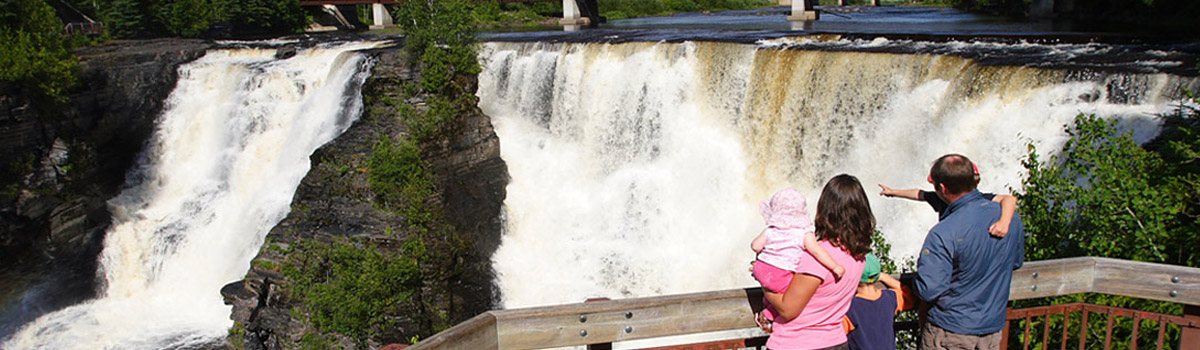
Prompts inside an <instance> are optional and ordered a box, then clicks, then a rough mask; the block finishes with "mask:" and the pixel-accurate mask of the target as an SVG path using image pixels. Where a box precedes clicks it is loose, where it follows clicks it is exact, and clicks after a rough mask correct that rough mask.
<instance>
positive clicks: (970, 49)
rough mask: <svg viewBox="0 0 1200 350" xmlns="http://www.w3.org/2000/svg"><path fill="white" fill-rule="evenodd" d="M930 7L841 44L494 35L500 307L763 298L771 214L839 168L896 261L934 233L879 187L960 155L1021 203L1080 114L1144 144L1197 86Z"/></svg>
mask: <svg viewBox="0 0 1200 350" xmlns="http://www.w3.org/2000/svg"><path fill="white" fill-rule="evenodd" d="M880 11H885V12H886V11H889V10H887V9H883V10H880ZM928 11H930V10H911V11H910V12H908V13H907V14H906V15H904V16H907V17H906V18H907V19H905V18H900V19H896V20H894V21H890V22H888V21H885V22H887V23H883V24H879V23H875V24H868V25H864V26H862V27H859V28H857V29H858V30H855V31H852V32H850V33H844V34H843V33H831V32H827V31H821V30H814V31H803V32H797V31H788V30H778V29H777V26H779V25H784V24H786V21H784V23H783V24H781V23H778V21H779V20H780V19H779V18H772V17H767V18H763V19H761V20H759V21H758V22H753V21H750V20H747V19H746V18H745V17H748V16H746V15H734V16H731V17H730V18H725V19H724V20H723V21H717V23H716V24H715V25H714V26H715V27H717V28H718V29H703V30H701V29H695V28H696V27H693V26H684V25H681V26H682V27H685V28H686V29H658V28H657V25H656V24H654V23H649V22H647V23H629V22H628V21H626V22H620V23H616V24H613V25H612V26H608V27H606V28H602V29H599V30H590V31H583V32H570V33H565V32H540V33H503V34H494V35H490V36H489V37H488V38H489V39H490V40H491V42H489V43H487V44H486V45H485V46H484V50H483V52H482V54H481V57H482V60H483V62H484V67H485V68H484V72H483V73H482V74H481V75H480V88H479V93H478V95H479V97H480V107H481V108H483V110H484V112H485V113H486V114H488V115H490V116H491V117H492V118H493V123H494V125H495V126H496V133H497V135H498V136H499V138H500V143H501V154H502V157H503V158H504V160H505V162H506V163H507V164H508V166H509V172H510V174H511V176H512V181H511V183H510V184H509V186H508V188H507V194H508V197H507V199H506V202H505V207H506V211H505V215H504V217H505V219H506V222H505V228H506V233H505V235H504V237H503V239H502V243H501V246H500V248H499V250H498V251H497V252H496V254H495V256H494V258H493V266H494V268H495V271H496V274H497V285H498V286H499V288H500V292H501V297H502V305H503V306H504V307H524V306H534V305H546V304H557V303H568V302H579V301H582V300H584V299H586V298H589V297H609V298H627V297H638V296H651V295H662V294H675V293H685V292H696V291H703V290H714V289H726V288H738V287H749V286H753V285H754V281H753V280H752V279H751V278H750V276H749V274H747V273H746V266H747V263H748V262H749V261H751V260H752V259H753V253H752V252H751V251H750V249H749V242H750V240H751V239H752V238H753V237H754V235H755V234H757V233H758V231H759V230H760V229H761V228H762V225H763V223H762V219H761V217H760V216H759V215H758V213H757V210H756V208H757V203H758V201H760V200H762V199H764V198H766V197H767V196H768V195H769V194H770V193H772V192H773V191H775V190H778V189H780V188H783V187H789V186H791V187H796V188H798V189H800V190H801V191H802V192H804V193H806V194H807V195H808V197H809V200H810V207H813V206H814V204H813V203H815V202H816V200H817V194H818V193H819V191H820V188H821V186H822V185H823V184H824V182H825V181H826V180H827V179H828V178H830V177H831V176H833V175H835V174H838V173H850V174H853V175H855V176H857V177H858V178H859V179H860V180H861V181H862V183H863V185H864V186H865V187H866V189H867V191H868V192H869V194H871V196H870V197H871V205H872V208H873V210H874V212H875V215H876V218H877V220H878V224H879V225H878V227H879V229H880V230H881V231H882V233H883V235H884V237H886V238H887V239H888V240H889V241H890V243H891V244H892V245H893V250H892V254H893V255H894V256H893V258H897V259H905V258H908V257H912V256H914V255H915V252H916V250H917V249H918V248H919V246H920V244H921V242H922V240H923V237H924V234H925V232H926V231H927V230H928V229H929V227H931V226H932V225H933V224H934V223H935V222H936V216H935V214H934V213H933V212H932V211H931V210H930V209H929V207H928V206H927V205H924V204H921V203H916V202H908V201H904V200H899V199H884V198H882V197H880V196H877V195H874V194H875V193H878V187H877V186H876V184H885V185H889V186H892V187H897V188H923V187H927V186H928V185H927V184H926V183H925V174H926V173H927V172H928V169H929V166H930V164H931V162H932V161H933V160H934V159H935V158H936V157H938V156H940V155H942V154H946V153H962V154H965V155H967V156H968V157H971V158H973V160H975V161H976V162H978V164H979V167H980V170H981V172H982V177H983V180H982V183H981V189H983V190H985V191H992V192H999V193H1009V192H1011V191H1014V190H1019V187H1020V185H1021V179H1022V176H1023V174H1024V169H1023V168H1022V166H1021V160H1022V159H1023V158H1024V157H1025V156H1026V154H1027V152H1028V147H1027V146H1028V145H1033V146H1035V147H1036V148H1037V151H1038V153H1039V154H1040V155H1042V156H1047V155H1050V154H1053V153H1054V152H1056V151H1057V150H1058V149H1059V148H1060V147H1061V146H1062V144H1063V143H1064V142H1065V141H1066V140H1067V138H1068V135H1067V134H1066V133H1065V132H1064V125H1065V124H1067V123H1069V122H1071V120H1072V119H1073V118H1074V117H1075V116H1076V115H1078V114H1080V113H1086V114H1096V115H1098V116H1100V117H1102V118H1106V119H1111V120H1116V121H1118V122H1119V123H1120V125H1121V127H1122V128H1125V129H1127V130H1131V131H1133V132H1134V137H1135V138H1136V139H1137V140H1139V141H1141V142H1144V141H1147V140H1149V139H1151V138H1152V137H1154V136H1155V135H1156V134H1157V133H1158V128H1159V124H1160V121H1159V120H1158V119H1157V117H1156V116H1157V115H1159V114H1161V113H1167V112H1170V111H1172V110H1173V109H1174V108H1176V106H1178V104H1179V103H1181V101H1182V100H1181V98H1180V96H1182V93H1183V91H1184V89H1191V90H1193V91H1194V90H1195V89H1196V88H1197V87H1198V80H1197V79H1196V78H1195V75H1196V74H1195V71H1196V63H1195V62H1196V55H1195V53H1196V47H1195V45H1193V44H1179V43H1174V44H1158V45H1151V44H1146V43H1138V42H1135V41H1130V40H1129V38H1128V37H1125V36H1122V35H1117V34H1113V33H1108V34H1099V33H1081V32H1069V33H1057V34H1053V33H1047V32H1042V31H1032V32H1030V28H1027V27H1023V26H1030V25H1032V24H1028V23H1024V24H1023V23H999V24H996V23H992V24H989V23H987V21H986V19H981V20H979V21H976V20H975V19H970V20H965V21H960V22H953V19H951V21H952V22H953V24H946V23H937V22H938V21H936V20H934V18H936V16H932V15H930V14H929V13H927V12H928ZM864 16H868V17H869V16H879V13H874V14H869V15H864ZM954 16H959V17H960V18H961V17H963V16H968V17H969V16H970V15H964V14H951V17H954ZM714 17H718V18H719V17H720V16H714ZM824 18H829V17H824ZM695 20H696V19H695V16H692V17H687V16H684V17H681V18H671V19H665V20H664V21H667V22H675V23H673V24H676V25H679V24H680V23H684V22H687V21H695ZM634 22H636V21H634ZM850 22H852V21H850V20H843V21H841V22H837V21H836V19H835V20H832V21H828V22H823V21H818V22H817V24H818V25H820V24H821V23H830V24H828V25H826V26H827V27H838V26H842V25H847V26H848V25H849V24H848V23H850ZM704 23H707V22H704ZM899 24H908V25H909V26H908V27H907V28H908V30H906V31H903V32H900V33H889V34H881V33H876V31H877V30H878V29H879V28H884V29H896V28H898V27H896V25H899ZM723 25H724V26H732V27H738V28H742V29H747V28H748V29H758V30H755V31H732V30H723V29H720V28H723V27H721V26H723ZM622 27H628V29H627V28H622ZM633 27H637V28H638V29H632V28H633ZM1023 28H1024V29H1023ZM818 29H819V28H818ZM937 29H944V30H945V31H947V33H944V34H945V35H942V34H938V33H940V32H939V31H938V30H937ZM810 215H811V213H810ZM548 290H549V291H554V292H553V293H547V292H546V291H548Z"/></svg>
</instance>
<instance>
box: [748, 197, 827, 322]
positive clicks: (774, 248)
mask: <svg viewBox="0 0 1200 350" xmlns="http://www.w3.org/2000/svg"><path fill="white" fill-rule="evenodd" d="M807 207H808V205H807V200H806V199H805V198H804V195H802V194H800V191H796V190H795V189H792V188H787V189H783V190H780V191H779V192H776V193H775V195H773V196H771V198H770V199H769V200H766V201H763V202H762V203H761V204H759V210H760V211H761V212H762V216H763V220H765V221H766V222H767V229H766V230H765V232H764V234H765V235H766V238H767V243H766V244H765V245H764V246H763V250H762V251H761V252H759V253H758V261H757V262H756V263H755V264H754V269H753V271H754V272H753V274H754V279H756V280H758V283H760V284H762V286H763V288H765V289H766V290H768V291H771V292H774V293H783V292H784V291H786V290H787V287H788V285H789V284H791V283H792V275H793V273H794V272H797V268H798V267H799V266H800V260H801V259H815V258H813V257H812V255H811V254H808V253H807V251H806V250H805V249H804V234H805V233H808V232H812V231H813V222H812V220H811V219H809V218H808V209H807ZM768 305H770V304H768ZM772 311H773V310H771V308H770V307H768V308H767V310H764V312H765V313H766V315H767V317H768V319H774V317H773V316H774V315H773V312H772Z"/></svg>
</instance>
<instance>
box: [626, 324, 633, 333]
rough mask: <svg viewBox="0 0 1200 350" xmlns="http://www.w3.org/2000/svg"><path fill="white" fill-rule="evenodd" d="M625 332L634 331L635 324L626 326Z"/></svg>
mask: <svg viewBox="0 0 1200 350" xmlns="http://www.w3.org/2000/svg"><path fill="white" fill-rule="evenodd" d="M625 333H633V326H625Z"/></svg>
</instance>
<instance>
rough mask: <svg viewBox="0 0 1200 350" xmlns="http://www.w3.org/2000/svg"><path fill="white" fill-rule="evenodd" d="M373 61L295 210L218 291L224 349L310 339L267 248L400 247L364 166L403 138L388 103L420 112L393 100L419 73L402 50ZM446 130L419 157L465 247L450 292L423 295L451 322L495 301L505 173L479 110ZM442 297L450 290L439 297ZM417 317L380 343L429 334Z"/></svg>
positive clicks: (417, 101)
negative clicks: (346, 243) (345, 241)
mask: <svg viewBox="0 0 1200 350" xmlns="http://www.w3.org/2000/svg"><path fill="white" fill-rule="evenodd" d="M373 54H374V55H376V57H377V58H378V61H377V63H376V64H375V67H374V69H373V70H372V76H371V78H369V79H368V80H367V83H366V86H365V87H364V91H363V95H364V99H365V101H366V102H365V104H366V106H365V110H366V111H365V112H364V115H363V116H362V118H361V119H360V120H359V121H358V122H356V123H355V124H354V125H353V126H351V127H350V128H349V129H348V130H347V131H346V132H345V133H344V134H342V135H341V136H340V137H338V138H337V139H336V140H334V141H333V142H331V143H329V144H327V145H325V146H324V147H322V148H321V149H319V150H318V151H317V152H316V153H314V154H313V156H312V161H313V167H312V170H310V171H309V173H308V175H307V176H306V177H305V178H304V180H303V181H302V182H301V184H300V187H299V188H298V189H297V191H296V195H295V197H294V199H293V202H292V212H291V213H289V214H288V217H287V218H285V219H284V220H283V222H281V223H280V224H279V225H277V226H276V227H275V228H274V229H273V230H272V231H271V232H270V233H269V234H268V236H267V239H266V242H265V243H264V246H263V248H261V249H260V251H259V255H258V257H256V258H255V262H254V263H253V264H252V267H251V270H250V271H249V273H247V276H246V279H245V280H242V281H238V282H234V283H231V284H229V285H227V286H226V287H225V288H223V289H222V291H221V292H222V294H223V295H224V297H225V300H226V302H227V303H229V304H231V305H233V315H232V318H233V320H234V321H236V322H237V325H235V330H234V331H233V332H231V333H232V335H231V336H230V341H231V343H233V344H237V345H239V346H238V347H244V348H246V349H283V348H285V347H286V346H291V345H294V344H296V343H297V341H298V340H299V339H300V337H301V336H303V335H305V334H312V333H317V331H316V330H313V329H310V328H308V326H306V325H304V324H303V323H302V322H301V320H298V319H296V318H295V316H294V315H293V314H292V313H291V309H292V308H293V307H294V306H295V305H293V303H292V302H291V301H290V300H289V299H288V297H287V293H286V290H287V287H288V284H289V283H288V281H287V279H286V278H285V277H284V276H283V275H282V274H281V273H280V272H278V266H280V264H281V263H282V262H283V261H285V260H286V258H287V257H286V256H284V254H285V253H284V252H283V250H282V249H272V248H271V247H272V246H276V247H286V246H288V245H289V244H291V243H293V242H295V241H296V239H299V238H314V239H318V240H328V239H329V238H330V237H333V236H349V237H365V238H368V239H370V240H372V241H374V242H377V243H378V244H381V245H389V244H398V241H399V239H398V238H396V237H391V236H388V235H385V234H384V232H386V231H387V230H389V228H394V229H396V230H397V231H400V230H401V229H402V228H403V226H404V222H405V221H404V218H402V217H400V216H399V215H397V214H396V213H393V212H390V211H387V210H381V209H379V208H377V207H376V205H375V202H374V194H373V193H372V192H371V190H370V186H369V185H368V183H367V176H368V174H367V172H366V164H367V159H368V158H369V157H370V155H371V152H372V147H373V146H374V145H375V143H376V142H378V140H380V139H381V138H382V137H385V136H395V135H400V134H402V133H404V132H405V128H404V126H403V125H402V124H401V122H400V120H399V119H398V115H399V114H400V113H399V112H398V110H397V108H396V106H394V105H389V104H388V103H386V102H385V100H389V99H391V100H395V101H400V103H402V104H407V105H409V106H413V107H414V108H423V105H424V101H423V100H422V98H421V97H420V96H418V97H414V98H411V99H408V100H404V99H403V97H401V96H399V95H400V91H403V89H402V85H403V84H404V83H406V82H415V81H418V80H419V72H417V71H414V70H413V69H412V67H411V66H410V64H409V61H408V60H407V59H406V57H405V53H404V52H403V50H402V49H401V48H395V49H387V50H379V51H376V52H373ZM451 129H452V130H451V131H450V132H449V133H448V136H446V137H444V138H441V139H437V140H434V141H431V142H427V143H424V144H422V145H421V149H422V155H423V157H424V158H425V159H426V160H427V162H428V163H429V167H430V168H429V170H430V172H431V173H433V175H434V176H435V177H436V179H437V180H436V181H435V182H436V184H435V185H436V186H437V189H436V190H437V191H438V192H439V193H438V195H437V200H438V201H439V202H440V204H441V206H442V207H443V209H444V213H443V214H444V217H445V218H446V220H447V221H449V224H450V225H451V226H453V230H454V231H455V232H456V233H457V234H458V235H459V236H460V237H461V238H463V239H464V241H466V242H469V243H470V244H471V246H470V247H469V252H468V254H467V256H466V257H465V258H464V259H462V261H456V262H451V263H452V264H460V265H459V267H460V268H461V271H462V272H461V273H459V274H457V275H455V276H451V278H450V280H449V281H446V282H445V283H448V284H449V285H448V286H443V287H448V288H434V289H431V290H427V291H422V293H434V294H436V295H428V296H427V298H428V300H431V301H432V304H434V305H433V307H436V308H438V309H439V311H441V312H445V313H446V314H447V315H448V318H449V321H450V322H451V323H457V322H461V321H463V320H466V319H468V318H471V317H473V316H475V315H477V314H479V313H482V312H484V311H487V310H490V309H491V308H492V307H493V306H494V305H495V303H496V300H497V291H496V290H495V287H494V286H493V284H492V283H493V282H492V281H493V273H492V271H491V262H490V259H491V255H492V252H494V251H495V249H496V247H497V245H498V244H499V240H500V231H501V222H500V221H499V217H500V210H501V205H502V204H503V201H504V196H505V192H504V188H505V186H506V185H507V183H508V171H507V167H506V166H505V164H504V162H503V161H502V160H501V159H500V149H499V139H498V138H497V137H496V134H495V133H494V132H493V130H492V125H491V120H490V118H488V117H487V116H485V115H483V113H482V112H480V111H479V110H478V109H475V110H474V113H471V114H469V115H464V116H460V118H459V119H458V120H456V121H455V122H454V123H453V126H452V128H451ZM399 234H403V233H402V232H401V233H399ZM446 290H449V291H451V292H449V293H446V292H443V291H446ZM416 314H417V312H416V311H414V315H399V316H398V317H397V321H398V322H397V323H398V329H397V330H396V334H395V335H394V337H393V338H395V339H383V341H385V342H393V341H401V340H403V339H407V338H408V337H410V336H412V335H416V334H418V330H419V329H421V328H423V327H424V328H427V327H428V324H427V323H428V321H427V320H421V319H419V318H420V317H419V316H417V315H416ZM422 323H426V324H425V325H422ZM342 341H343V342H347V340H345V339H343V340H342ZM375 345H378V344H375Z"/></svg>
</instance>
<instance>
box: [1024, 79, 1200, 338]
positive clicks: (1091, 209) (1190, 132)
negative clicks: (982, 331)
mask: <svg viewBox="0 0 1200 350" xmlns="http://www.w3.org/2000/svg"><path fill="white" fill-rule="evenodd" d="M1193 101H1194V99H1193ZM1197 115H1200V113H1197V110H1196V109H1195V108H1192V107H1188V106H1186V105H1183V106H1181V107H1180V108H1179V109H1178V110H1176V112H1175V113H1172V114H1170V115H1166V116H1163V118H1164V127H1163V131H1162V133H1161V134H1160V135H1159V136H1158V138H1157V139H1156V140H1154V141H1153V142H1150V143H1148V144H1147V145H1146V146H1145V147H1142V146H1139V145H1138V144H1137V143H1136V142H1134V141H1133V139H1132V137H1131V133H1130V132H1122V131H1121V130H1120V128H1119V127H1118V125H1117V123H1116V122H1115V121H1106V120H1103V119H1100V118H1097V117H1095V116H1093V115H1080V116H1078V117H1076V119H1075V121H1074V122H1073V123H1072V124H1071V125H1070V126H1069V127H1068V128H1067V133H1068V134H1069V135H1070V136H1071V139H1070V140H1069V141H1068V142H1067V143H1066V144H1065V145H1064V146H1063V148H1062V151H1061V153H1060V154H1059V155H1057V156H1053V157H1051V158H1050V160H1048V161H1043V160H1041V159H1040V158H1039V157H1038V156H1037V150H1036V149H1035V148H1034V147H1033V146H1032V145H1030V146H1029V155H1028V156H1027V158H1026V159H1025V161H1024V165H1025V168H1026V170H1027V171H1028V176H1027V177H1026V179H1025V180H1024V181H1023V186H1024V189H1023V191H1022V192H1016V196H1017V198H1018V200H1019V201H1020V203H1021V207H1020V210H1021V217H1022V219H1023V220H1024V222H1025V228H1026V231H1027V232H1028V233H1029V234H1030V236H1029V237H1028V238H1027V240H1026V244H1027V247H1026V258H1025V259H1026V260H1027V261H1031V260H1045V259H1055V258H1065V257H1075V256H1100V257H1111V258H1119V259H1129V260H1137V261H1150V262H1159V263H1168V264H1175V265H1184V266H1191V267H1197V263H1198V262H1200V261H1198V260H1197V259H1198V257H1200V252H1197V251H1195V249H1194V247H1196V246H1197V244H1198V243H1200V231H1198V230H1197V229H1198V228H1200V225H1198V223H1197V220H1196V217H1197V216H1196V213H1198V211H1197V208H1200V204H1198V203H1200V186H1198V185H1197V184H1198V183H1200V181H1197V180H1200V178H1198V176H1200V174H1198V173H1197V170H1198V169H1197V167H1198V166H1200V163H1198V162H1197V159H1198V158H1200V156H1198V155H1200V142H1198V141H1197V138H1196V135H1197V133H1198V132H1200V127H1198V123H1197ZM1069 302H1087V303H1093V304H1101V305H1110V306H1119V307H1126V308H1131V309H1138V310H1146V311H1152V312H1159V313H1167V314H1179V313H1180V312H1181V307H1180V306H1179V304H1174V303H1164V302H1155V301H1149V300H1142V299H1134V298H1127V297H1118V296H1108V295H1100V294H1083V295H1070V296H1063V297H1056V298H1048V299H1041V300H1030V301H1021V302H1018V303H1017V305H1018V306H1036V305H1048V304H1063V303H1069ZM1021 322H1032V323H1033V324H1031V325H1029V326H1030V328H1031V329H1036V330H1039V331H1038V332H1035V333H1039V334H1035V337H1033V338H1034V339H1040V337H1041V335H1040V332H1041V329H1043V327H1045V325H1043V324H1042V322H1045V321H1043V320H1042V319H1034V320H1032V321H1021ZM1064 327H1070V329H1079V327H1080V325H1079V321H1078V320H1072V321H1070V322H1063V321H1061V320H1059V321H1052V322H1050V325H1049V331H1050V333H1049V334H1055V335H1057V334H1064V332H1065V329H1066V328H1064ZM1019 328H1024V326H1021V327H1019ZM1132 330H1133V326H1132V324H1130V323H1128V322H1126V323H1119V324H1117V325H1116V326H1115V327H1114V329H1113V334H1114V335H1113V339H1114V342H1115V344H1114V346H1115V347H1118V348H1124V347H1130V344H1128V342H1129V340H1128V339H1130V337H1129V335H1130V334H1131V333H1132ZM1106 331H1107V330H1106V329H1104V327H1103V325H1102V324H1092V325H1089V328H1088V331H1087V333H1089V334H1092V336H1090V338H1092V339H1101V338H1102V337H1103V336H1104V334H1105V332H1106ZM1143 331H1145V329H1143ZM1071 332H1072V333H1071V334H1077V332H1079V331H1075V330H1072V331H1071ZM1178 337H1179V333H1178V331H1174V330H1173V331H1168V332H1167V333H1166V341H1165V344H1168V348H1171V347H1172V345H1171V344H1178ZM1050 338H1054V341H1055V342H1056V341H1059V340H1057V337H1050ZM1153 340H1154V339H1153V337H1144V338H1142V339H1141V342H1145V343H1144V344H1141V345H1142V346H1151V347H1152V346H1153V344H1150V342H1152V341H1153ZM1052 343H1053V342H1052ZM1043 346H1050V347H1056V346H1057V345H1054V344H1048V345H1043Z"/></svg>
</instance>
